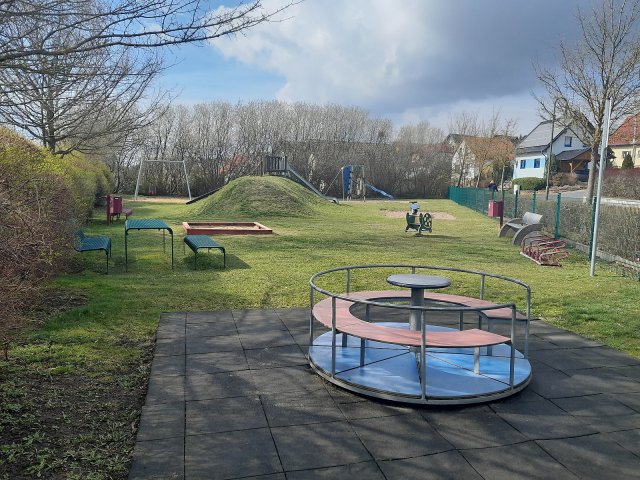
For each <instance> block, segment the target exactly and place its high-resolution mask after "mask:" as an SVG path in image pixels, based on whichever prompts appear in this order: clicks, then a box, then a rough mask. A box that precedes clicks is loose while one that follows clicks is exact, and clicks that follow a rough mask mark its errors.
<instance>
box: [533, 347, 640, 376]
mask: <svg viewBox="0 0 640 480" xmlns="http://www.w3.org/2000/svg"><path fill="white" fill-rule="evenodd" d="M531 358H533V359H536V360H540V361H541V362H544V363H546V364H548V365H550V366H552V367H554V368H556V369H558V370H562V371H571V370H578V369H584V368H589V369H590V368H594V367H616V366H627V365H637V364H638V363H639V361H638V359H635V358H633V357H631V356H629V355H625V354H623V353H621V352H617V351H615V350H613V349H610V348H607V347H589V348H566V349H565V348H563V349H556V350H553V351H538V352H531Z"/></svg>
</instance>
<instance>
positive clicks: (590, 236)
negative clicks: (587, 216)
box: [589, 197, 596, 260]
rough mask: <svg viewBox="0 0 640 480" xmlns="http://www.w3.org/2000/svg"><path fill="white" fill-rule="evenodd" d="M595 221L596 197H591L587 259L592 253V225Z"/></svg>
mask: <svg viewBox="0 0 640 480" xmlns="http://www.w3.org/2000/svg"><path fill="white" fill-rule="evenodd" d="M595 222H596V197H592V198H591V234H590V235H589V260H591V256H592V255H593V227H594V224H595Z"/></svg>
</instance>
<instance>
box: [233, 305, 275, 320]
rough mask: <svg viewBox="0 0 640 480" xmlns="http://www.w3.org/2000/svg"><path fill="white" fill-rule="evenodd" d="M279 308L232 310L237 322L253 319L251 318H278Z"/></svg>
mask: <svg viewBox="0 0 640 480" xmlns="http://www.w3.org/2000/svg"><path fill="white" fill-rule="evenodd" d="M278 310H279V309H275V308H254V309H246V310H231V314H232V315H233V319H234V320H235V321H237V322H242V321H251V320H269V319H274V318H275V319H277V318H279V317H278Z"/></svg>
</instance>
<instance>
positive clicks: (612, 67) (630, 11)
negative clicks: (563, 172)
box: [536, 0, 640, 200]
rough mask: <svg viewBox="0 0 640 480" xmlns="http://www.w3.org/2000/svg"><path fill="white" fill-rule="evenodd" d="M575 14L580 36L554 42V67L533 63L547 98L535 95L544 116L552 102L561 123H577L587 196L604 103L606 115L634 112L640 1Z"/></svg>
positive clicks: (639, 93)
mask: <svg viewBox="0 0 640 480" xmlns="http://www.w3.org/2000/svg"><path fill="white" fill-rule="evenodd" d="M577 19H578V22H579V24H580V29H581V34H582V38H581V39H580V41H579V43H578V44H577V45H567V44H566V43H564V42H562V43H560V59H561V62H560V66H559V68H558V70H553V69H549V68H542V67H540V66H539V65H538V66H536V71H537V76H538V79H539V80H540V82H541V83H542V85H543V86H544V88H545V89H546V92H547V95H548V96H547V98H537V100H538V102H539V104H540V109H541V112H542V114H543V116H545V117H551V116H552V111H553V106H554V104H557V106H558V107H559V109H560V111H561V115H562V116H563V117H564V119H563V121H564V122H565V123H574V124H575V125H576V126H577V127H578V128H580V130H581V133H582V136H583V138H584V139H587V140H588V141H589V146H590V147H591V168H590V170H589V182H588V185H587V198H588V200H590V199H591V198H592V197H593V190H594V178H595V170H596V166H597V163H598V160H599V147H600V142H601V141H602V134H603V126H604V114H605V103H606V100H607V99H608V98H610V99H611V101H612V106H611V119H612V122H613V123H615V122H616V121H617V120H619V119H620V118H621V117H623V116H626V115H628V114H631V113H637V112H636V110H637V108H638V101H639V100H640V79H639V78H638V71H639V69H640V0H603V1H602V2H601V3H600V4H599V5H597V6H596V7H594V8H592V9H590V10H587V11H582V10H580V9H578V14H577Z"/></svg>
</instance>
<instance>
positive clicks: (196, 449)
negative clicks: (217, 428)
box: [185, 428, 282, 480]
mask: <svg viewBox="0 0 640 480" xmlns="http://www.w3.org/2000/svg"><path fill="white" fill-rule="evenodd" d="M279 472H282V465H281V464H280V460H279V459H278V452H277V451H276V448H275V445H274V443H273V439H272V438H271V434H270V433H269V429H267V428H261V429H256V430H238V431H235V432H222V433H215V434H207V435H189V436H187V437H186V439H185V474H186V477H187V478H203V479H204V478H215V479H216V480H225V479H231V478H242V477H248V476H258V475H267V474H272V473H279Z"/></svg>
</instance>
